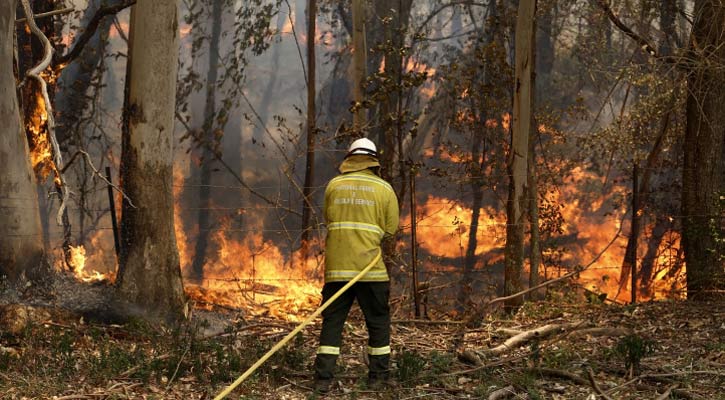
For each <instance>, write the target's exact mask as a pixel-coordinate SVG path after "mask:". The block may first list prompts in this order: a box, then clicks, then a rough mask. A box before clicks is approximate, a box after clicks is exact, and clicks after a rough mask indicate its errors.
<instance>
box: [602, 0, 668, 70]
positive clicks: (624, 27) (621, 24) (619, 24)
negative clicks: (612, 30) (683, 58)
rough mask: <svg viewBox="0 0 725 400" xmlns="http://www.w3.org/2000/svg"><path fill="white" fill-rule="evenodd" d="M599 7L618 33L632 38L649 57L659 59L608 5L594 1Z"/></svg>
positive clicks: (651, 48) (647, 43) (653, 49)
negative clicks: (620, 32) (617, 29)
mask: <svg viewBox="0 0 725 400" xmlns="http://www.w3.org/2000/svg"><path fill="white" fill-rule="evenodd" d="M596 2H597V4H598V5H599V7H600V8H601V9H602V11H604V13H605V14H607V17H609V20H610V21H612V23H613V24H614V25H616V26H617V28H619V30H620V31H622V32H623V33H624V34H625V35H627V36H629V37H630V38H632V39H633V40H634V41H635V42H637V44H638V45H639V47H641V48H642V50H644V51H646V52H647V53H648V54H649V55H651V56H653V57H655V58H661V57H660V55H659V54H658V53H657V51H656V50H655V48H654V47H653V46H652V45H651V44H649V42H648V41H647V40H646V39H644V38H643V37H642V36H640V35H638V34H636V33H635V32H634V31H633V30H632V29H630V28H629V27H628V26H627V25H625V24H624V22H622V20H621V19H619V17H617V15H616V14H614V11H613V10H612V8H611V7H609V4H607V3H606V2H605V1H604V0H596Z"/></svg>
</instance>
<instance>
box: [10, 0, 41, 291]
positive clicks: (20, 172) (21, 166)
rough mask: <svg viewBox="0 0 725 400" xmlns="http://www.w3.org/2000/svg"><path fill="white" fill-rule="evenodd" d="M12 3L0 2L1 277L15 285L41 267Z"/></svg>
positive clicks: (13, 6)
mask: <svg viewBox="0 0 725 400" xmlns="http://www.w3.org/2000/svg"><path fill="white" fill-rule="evenodd" d="M15 10H16V1H15V0H10V1H7V0H5V1H2V2H0V60H1V61H0V62H1V63H2V66H1V67H0V121H3V123H2V124H0V165H2V168H0V275H4V276H6V277H7V278H8V279H10V280H11V281H12V280H16V279H17V278H18V277H20V276H21V275H22V274H23V273H27V272H29V271H32V270H34V269H35V267H37V266H39V265H41V263H42V262H43V258H44V257H43V256H44V250H43V236H42V231H41V226H40V211H39V208H38V195H37V192H36V189H35V188H36V182H35V174H34V173H33V170H32V167H31V166H30V161H29V160H30V157H29V155H28V143H27V140H26V139H25V131H24V129H23V126H22V125H21V119H20V110H19V108H18V98H17V92H16V88H15V78H14V76H13V31H14V30H15Z"/></svg>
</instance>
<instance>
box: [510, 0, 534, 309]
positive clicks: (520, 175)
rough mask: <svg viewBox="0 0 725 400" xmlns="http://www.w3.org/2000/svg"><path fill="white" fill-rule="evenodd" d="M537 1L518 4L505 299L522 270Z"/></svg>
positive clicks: (513, 303) (513, 302) (516, 287)
mask: <svg viewBox="0 0 725 400" xmlns="http://www.w3.org/2000/svg"><path fill="white" fill-rule="evenodd" d="M535 15H536V0H521V1H520V2H519V9H518V16H517V18H516V46H515V81H514V82H515V83H514V85H515V87H514V107H513V123H512V129H513V134H512V139H511V154H510V160H509V169H510V176H511V178H510V183H509V199H508V202H507V223H506V248H505V269H504V296H507V295H510V294H514V293H516V292H519V291H521V289H522V285H521V273H522V271H523V266H524V225H525V222H526V218H525V216H526V213H525V211H526V208H527V206H528V204H527V201H526V195H527V190H526V180H527V179H526V177H527V160H528V151H529V135H530V132H531V113H532V111H533V102H534V97H533V94H534V90H533V83H534V74H533V72H534V71H533V68H534V62H533V61H534V46H533V45H534V37H535V30H534V17H535ZM521 302H522V299H521V297H517V298H515V299H513V300H509V301H507V302H506V303H505V305H506V307H507V308H508V309H513V308H515V307H517V306H519V305H520V304H521Z"/></svg>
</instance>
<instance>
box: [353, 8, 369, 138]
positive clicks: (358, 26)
mask: <svg viewBox="0 0 725 400" xmlns="http://www.w3.org/2000/svg"><path fill="white" fill-rule="evenodd" d="M362 1H363V0H352V43H353V51H354V52H353V55H352V58H353V62H352V71H353V73H352V97H353V100H354V101H355V106H356V107H357V109H356V111H355V113H354V114H353V126H354V128H355V132H356V133H357V132H362V130H363V129H364V127H365V125H366V118H365V114H366V111H365V109H364V108H363V107H362V106H361V104H362V101H363V90H364V87H363V85H364V83H365V77H366V76H367V69H366V68H365V63H366V62H367V57H366V56H367V54H366V53H367V49H366V48H365V9H364V8H363V5H362Z"/></svg>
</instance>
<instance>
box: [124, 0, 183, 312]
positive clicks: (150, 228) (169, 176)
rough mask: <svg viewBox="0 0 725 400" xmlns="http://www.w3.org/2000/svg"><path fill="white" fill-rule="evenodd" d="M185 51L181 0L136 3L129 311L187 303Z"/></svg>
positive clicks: (127, 124) (128, 187) (128, 111)
mask: <svg viewBox="0 0 725 400" xmlns="http://www.w3.org/2000/svg"><path fill="white" fill-rule="evenodd" d="M178 53H179V37H178V29H177V2H176V0H155V1H149V0H143V1H139V2H138V3H137V4H136V5H134V6H133V8H132V10H131V23H130V29H129V51H128V55H129V57H128V65H127V76H126V80H127V82H128V85H127V92H126V100H125V105H124V117H123V126H122V128H123V132H122V143H121V146H122V147H121V182H122V187H123V190H124V191H125V192H126V194H128V196H130V198H131V200H132V201H133V203H134V205H135V207H134V206H132V205H131V204H129V203H128V201H124V202H123V214H122V221H121V247H122V249H121V260H120V263H119V265H120V267H119V272H118V281H117V285H118V294H119V298H120V300H121V301H123V302H125V303H126V304H127V305H130V306H132V307H130V308H129V312H132V313H140V315H142V316H144V317H152V318H153V317H161V318H166V319H167V320H173V319H177V318H179V317H180V316H181V311H182V307H183V303H184V291H183V288H182V283H181V269H180V267H179V254H178V250H177V248H176V238H175V236H174V212H173V210H174V199H173V192H172V187H171V184H172V183H173V170H172V169H173V151H172V148H173V132H174V106H175V98H176V73H177V61H178ZM131 310H138V311H131Z"/></svg>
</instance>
